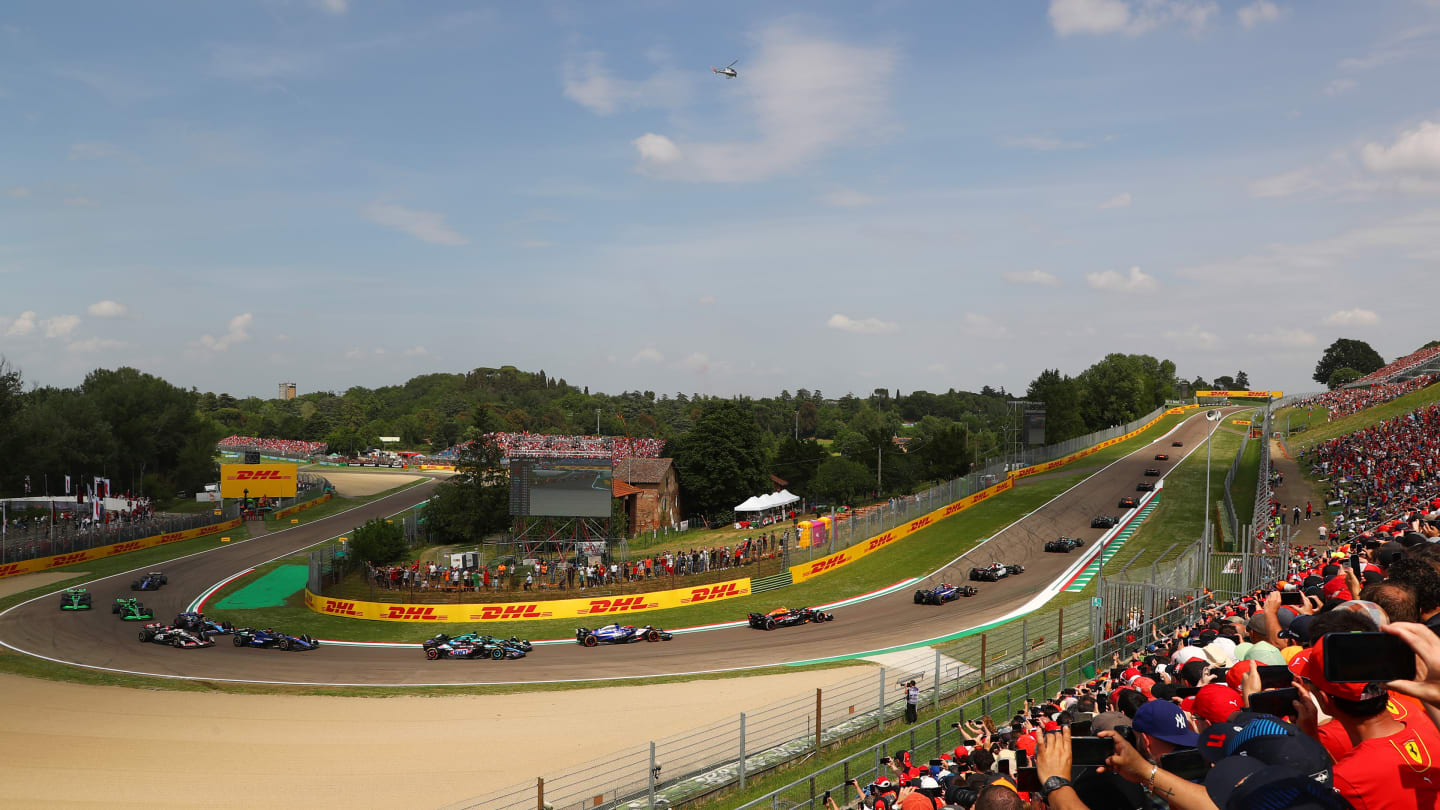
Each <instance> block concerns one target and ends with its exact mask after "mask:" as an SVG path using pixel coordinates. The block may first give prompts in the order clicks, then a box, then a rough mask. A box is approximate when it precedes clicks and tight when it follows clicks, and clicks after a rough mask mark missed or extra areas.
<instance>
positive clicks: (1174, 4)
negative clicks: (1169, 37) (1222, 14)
mask: <svg viewBox="0 0 1440 810" xmlns="http://www.w3.org/2000/svg"><path fill="white" fill-rule="evenodd" d="M1219 10H1220V9H1219V6H1217V5H1216V4H1215V3H1213V2H1209V0H1050V26H1051V27H1052V28H1054V29H1055V33H1057V34H1059V35H1060V36H1062V37H1067V36H1071V35H1072V34H1097V35H1098V34H1126V35H1128V36H1138V35H1139V34H1143V33H1145V32H1147V31H1152V30H1154V29H1156V28H1159V27H1161V26H1164V25H1169V24H1171V23H1178V24H1180V25H1185V26H1188V27H1190V28H1191V29H1201V28H1204V27H1205V25H1206V24H1207V23H1208V22H1209V21H1210V18H1211V17H1212V16H1214V15H1215V14H1216V12H1218V11H1219Z"/></svg>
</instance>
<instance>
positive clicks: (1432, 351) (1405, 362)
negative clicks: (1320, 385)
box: [1355, 346, 1440, 384]
mask: <svg viewBox="0 0 1440 810" xmlns="http://www.w3.org/2000/svg"><path fill="white" fill-rule="evenodd" d="M1437 355H1440V346H1431V347H1430V348H1428V349H1421V350H1419V351H1415V352H1411V353H1410V354H1407V355H1405V356H1404V357H1400V358H1396V360H1395V361H1394V362H1392V363H1387V364H1385V365H1384V366H1382V367H1380V368H1378V369H1376V370H1374V371H1372V372H1370V373H1369V374H1366V375H1365V376H1364V377H1361V378H1360V379H1358V380H1356V381H1355V382H1356V383H1359V384H1366V383H1373V382H1382V381H1384V380H1388V379H1390V378H1391V377H1392V376H1394V375H1395V374H1396V373H1398V372H1401V371H1404V370H1405V369H1407V368H1411V367H1414V366H1418V365H1420V364H1421V363H1424V362H1426V361H1428V360H1432V359H1434V358H1435V357H1436V356H1437Z"/></svg>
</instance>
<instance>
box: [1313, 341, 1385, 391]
mask: <svg viewBox="0 0 1440 810" xmlns="http://www.w3.org/2000/svg"><path fill="white" fill-rule="evenodd" d="M1384 365H1385V359H1384V358H1383V357H1381V356H1380V353H1379V352H1377V351H1375V350H1374V349H1372V348H1370V344H1369V343H1366V342H1365V341H1363V340H1352V339H1350V338H1338V339H1337V340H1336V341H1335V342H1334V343H1331V344H1330V346H1329V347H1328V348H1326V349H1325V354H1323V355H1321V356H1320V362H1318V363H1316V364H1315V376H1314V377H1313V378H1312V379H1314V380H1315V382H1318V383H1325V384H1327V385H1328V384H1329V383H1330V375H1332V374H1334V373H1335V370H1336V369H1342V368H1353V369H1355V370H1356V371H1359V372H1360V374H1361V376H1364V375H1366V374H1369V373H1370V372H1372V371H1377V370H1379V369H1380V368H1382V367H1384Z"/></svg>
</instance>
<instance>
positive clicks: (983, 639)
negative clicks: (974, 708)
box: [980, 633, 989, 692]
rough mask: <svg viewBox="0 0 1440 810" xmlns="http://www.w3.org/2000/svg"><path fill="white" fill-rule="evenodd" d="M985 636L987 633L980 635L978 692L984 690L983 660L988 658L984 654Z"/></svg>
mask: <svg viewBox="0 0 1440 810" xmlns="http://www.w3.org/2000/svg"><path fill="white" fill-rule="evenodd" d="M987 635H988V634H987V633H981V634H980V690H981V691H982V692H983V691H984V690H985V659H986V658H988V657H989V656H988V655H986V654H985V636H987Z"/></svg>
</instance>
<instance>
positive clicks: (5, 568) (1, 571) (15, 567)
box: [0, 563, 20, 577]
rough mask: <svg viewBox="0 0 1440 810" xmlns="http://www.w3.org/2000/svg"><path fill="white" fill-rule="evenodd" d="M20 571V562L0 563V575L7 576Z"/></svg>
mask: <svg viewBox="0 0 1440 810" xmlns="http://www.w3.org/2000/svg"><path fill="white" fill-rule="evenodd" d="M18 573H20V563H10V564H9V565H0V577H8V576H12V575H14V574H18Z"/></svg>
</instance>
